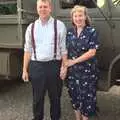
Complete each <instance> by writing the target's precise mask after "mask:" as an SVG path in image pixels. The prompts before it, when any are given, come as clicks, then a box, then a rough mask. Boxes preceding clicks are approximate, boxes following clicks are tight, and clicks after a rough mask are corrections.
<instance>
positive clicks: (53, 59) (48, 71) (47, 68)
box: [22, 0, 67, 120]
mask: <svg viewBox="0 0 120 120" xmlns="http://www.w3.org/2000/svg"><path fill="white" fill-rule="evenodd" d="M51 7H52V5H51V0H38V1H37V12H38V15H39V18H38V19H37V20H36V21H35V22H34V27H33V24H30V25H29V26H28V28H27V30H26V35H25V39H26V40H25V48H24V63H23V75H22V78H23V80H29V79H30V81H31V84H32V88H33V115H34V119H33V120H43V119H44V96H45V92H46V90H47V91H48V96H49V98H50V116H51V120H59V119H60V97H61V90H62V80H61V79H60V76H62V75H60V69H61V60H62V65H63V64H64V62H65V61H66V54H67V51H66V46H65V39H66V28H65V25H64V24H63V23H62V22H61V21H59V20H57V23H56V24H57V25H56V28H57V34H56V35H55V33H56V32H55V29H54V28H55V24H54V21H55V19H54V18H53V17H52V16H51V9H52V8H51ZM55 36H57V40H56V42H55V40H54V39H55ZM33 39H34V40H33ZM55 44H56V47H55ZM28 71H29V73H28Z"/></svg>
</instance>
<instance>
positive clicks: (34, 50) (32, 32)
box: [31, 19, 57, 60]
mask: <svg viewBox="0 0 120 120" xmlns="http://www.w3.org/2000/svg"><path fill="white" fill-rule="evenodd" d="M34 24H35V23H33V24H32V28H31V37H32V47H33V52H34V58H35V60H37V58H36V46H35V39H34ZM56 54H57V20H56V19H55V20H54V59H56Z"/></svg>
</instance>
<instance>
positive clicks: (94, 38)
mask: <svg viewBox="0 0 120 120" xmlns="http://www.w3.org/2000/svg"><path fill="white" fill-rule="evenodd" d="M99 45H100V42H99V39H98V34H97V32H96V30H95V29H94V28H92V29H91V36H90V41H89V49H98V48H99Z"/></svg>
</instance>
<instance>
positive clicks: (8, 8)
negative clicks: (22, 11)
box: [0, 0, 17, 15]
mask: <svg viewBox="0 0 120 120" xmlns="http://www.w3.org/2000/svg"><path fill="white" fill-rule="evenodd" d="M10 14H17V1H16V0H1V1H0V15H10Z"/></svg>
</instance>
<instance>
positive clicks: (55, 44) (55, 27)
mask: <svg viewBox="0 0 120 120" xmlns="http://www.w3.org/2000/svg"><path fill="white" fill-rule="evenodd" d="M56 55H57V20H56V19H54V59H56Z"/></svg>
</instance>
